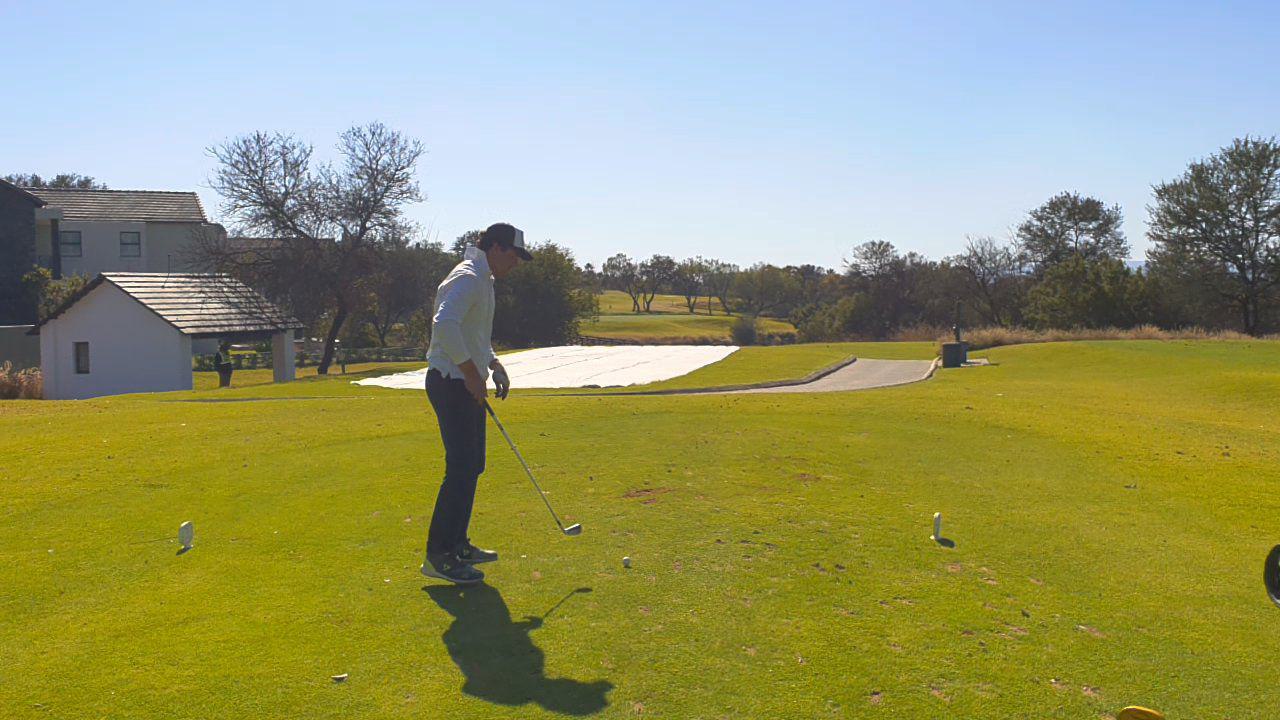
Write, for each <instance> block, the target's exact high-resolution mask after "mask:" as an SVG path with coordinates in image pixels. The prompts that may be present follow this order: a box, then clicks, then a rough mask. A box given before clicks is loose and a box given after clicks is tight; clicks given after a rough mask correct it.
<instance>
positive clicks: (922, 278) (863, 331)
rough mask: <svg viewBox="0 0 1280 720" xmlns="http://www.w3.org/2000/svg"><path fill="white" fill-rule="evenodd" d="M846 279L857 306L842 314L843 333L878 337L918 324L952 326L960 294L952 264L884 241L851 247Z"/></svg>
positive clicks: (853, 335) (887, 335) (881, 337)
mask: <svg viewBox="0 0 1280 720" xmlns="http://www.w3.org/2000/svg"><path fill="white" fill-rule="evenodd" d="M845 282H846V285H847V286H848V288H849V294H850V295H853V296H855V297H856V298H857V301H856V305H855V306H854V307H853V308H852V309H851V310H850V311H849V312H847V313H845V314H843V315H841V321H842V322H844V323H845V324H844V326H843V327H844V330H845V332H846V333H847V334H848V336H852V337H866V338H875V339H884V338H888V337H890V336H891V335H892V334H893V333H894V332H895V331H897V330H899V329H901V328H904V327H910V326H914V325H920V324H927V325H949V324H950V323H951V321H952V320H953V319H954V316H955V301H956V298H957V297H959V295H960V292H961V291H960V289H959V287H958V285H957V283H956V279H955V273H954V272H953V271H952V269H951V268H950V267H949V266H946V265H942V264H939V263H937V262H933V261H931V260H929V259H927V258H925V257H923V256H921V255H919V254H917V253H914V252H911V253H907V254H906V255H902V254H899V253H898V251H897V249H896V248H895V247H894V246H893V244H892V243H889V242H885V241H883V240H873V241H870V242H866V243H863V244H861V245H858V246H857V247H855V248H854V249H853V255H852V257H851V259H850V260H849V261H848V262H847V263H846V272H845ZM854 310H856V312H854Z"/></svg>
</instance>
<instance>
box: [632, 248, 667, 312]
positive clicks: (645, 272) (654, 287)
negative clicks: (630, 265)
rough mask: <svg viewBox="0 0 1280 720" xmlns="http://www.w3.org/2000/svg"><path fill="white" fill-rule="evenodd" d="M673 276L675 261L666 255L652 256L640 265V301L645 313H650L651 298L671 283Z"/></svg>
mask: <svg viewBox="0 0 1280 720" xmlns="http://www.w3.org/2000/svg"><path fill="white" fill-rule="evenodd" d="M675 274H676V261H675V260H673V259H671V258H670V257H668V256H666V255H654V256H653V257H651V258H649V259H648V260H645V261H644V262H642V263H640V268H639V275H640V299H641V300H642V301H643V302H644V311H645V312H652V310H651V308H652V307H653V298H654V297H656V296H657V294H658V293H660V292H662V291H663V290H664V289H665V288H666V287H667V285H668V284H670V283H671V281H672V279H674V278H675Z"/></svg>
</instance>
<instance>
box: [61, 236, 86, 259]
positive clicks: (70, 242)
mask: <svg viewBox="0 0 1280 720" xmlns="http://www.w3.org/2000/svg"><path fill="white" fill-rule="evenodd" d="M58 249H59V250H60V251H61V253H62V257H80V256H81V255H82V247H81V245H80V231H79V230H63V231H62V232H59V233H58Z"/></svg>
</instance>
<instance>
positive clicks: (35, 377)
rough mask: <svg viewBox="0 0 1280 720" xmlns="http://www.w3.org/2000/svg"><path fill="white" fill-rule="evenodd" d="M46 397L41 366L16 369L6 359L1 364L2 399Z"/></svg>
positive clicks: (0, 388) (0, 393) (0, 392)
mask: <svg viewBox="0 0 1280 720" xmlns="http://www.w3.org/2000/svg"><path fill="white" fill-rule="evenodd" d="M42 397H44V381H43V377H42V376H41V375H40V369H39V368H27V369H26V370H14V369H13V363H11V362H9V361H8V360H6V361H5V362H4V364H3V365H0V400H18V399H22V400H39V399H40V398H42Z"/></svg>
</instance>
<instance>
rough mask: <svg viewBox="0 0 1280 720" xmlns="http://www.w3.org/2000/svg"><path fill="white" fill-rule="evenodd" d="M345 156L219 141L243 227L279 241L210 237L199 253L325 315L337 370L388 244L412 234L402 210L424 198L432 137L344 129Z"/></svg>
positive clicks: (304, 312)
mask: <svg viewBox="0 0 1280 720" xmlns="http://www.w3.org/2000/svg"><path fill="white" fill-rule="evenodd" d="M337 150H338V153H339V155H340V157H341V163H340V164H339V165H337V166H334V165H332V164H328V163H321V164H317V165H315V166H314V167H313V166H312V148H311V146H310V145H308V144H306V143H304V142H302V141H300V140H298V139H297V138H295V137H292V136H290V135H283V134H275V135H271V134H268V133H263V132H257V133H254V134H252V135H246V136H243V137H239V138H236V139H234V140H230V141H228V142H226V143H225V144H223V145H221V146H218V147H215V148H212V149H211V150H210V153H211V154H212V155H213V157H214V159H215V160H217V163H218V165H217V168H216V169H215V171H214V174H213V177H212V178H211V183H210V184H211V185H212V186H213V189H214V190H216V191H217V192H218V193H219V194H220V195H221V196H222V199H223V204H222V208H223V211H224V213H225V215H226V217H227V218H228V219H229V220H231V222H233V223H235V225H236V227H237V229H238V230H240V231H241V233H240V234H246V235H258V236H262V237H266V238H270V240H268V241H266V242H264V243H262V244H260V245H258V246H254V247H248V248H246V247H245V246H244V245H243V244H242V243H238V242H236V241H235V240H226V239H223V238H220V237H218V236H215V235H212V234H207V235H204V236H201V237H198V238H197V241H196V243H195V250H194V252H193V255H194V256H195V258H196V259H197V260H198V261H200V262H202V263H203V264H205V265H207V266H211V267H213V268H215V269H217V270H219V271H222V272H227V273H230V274H232V275H235V276H236V277H239V278H240V279H241V280H244V281H245V282H246V283H248V284H249V285H251V286H253V287H256V288H258V289H259V290H261V291H263V292H264V293H265V294H266V295H267V296H268V297H270V298H272V299H275V300H277V301H282V302H285V303H286V304H288V305H290V306H291V307H292V308H293V309H294V311H295V313H296V314H297V315H298V316H299V319H302V320H304V321H306V320H307V318H314V319H317V321H321V319H322V320H323V322H325V324H326V325H327V326H328V329H327V330H326V331H325V343H324V353H323V355H322V357H321V360H320V365H319V367H318V368H317V372H318V373H320V374H322V375H323V374H327V373H328V371H329V366H330V364H331V363H332V362H333V351H334V344H335V341H336V340H337V338H338V337H339V333H340V332H341V330H342V327H343V325H344V323H346V321H347V319H348V318H349V317H351V316H352V315H354V314H357V313H359V312H360V311H361V310H363V309H364V308H363V304H364V302H365V301H367V298H368V293H367V290H365V289H364V288H363V287H362V285H361V280H362V279H363V278H365V276H366V275H368V274H369V273H370V272H372V271H373V270H374V269H375V268H376V267H377V264H378V258H379V256H380V253H381V251H382V250H383V249H384V248H385V247H386V246H388V245H391V244H394V243H396V242H398V241H399V240H400V238H402V237H403V236H404V235H405V227H404V222H403V220H402V211H403V209H404V207H405V205H406V204H408V203H410V202H413V201H416V200H420V199H421V194H420V193H419V191H418V184H417V183H416V182H415V181H414V179H413V176H414V167H415V166H416V164H417V161H418V158H419V157H420V156H421V155H422V152H423V147H422V144H421V143H419V142H418V141H416V140H411V139H409V138H408V137H406V136H404V135H402V134H401V133H399V132H396V131H394V130H391V129H389V128H387V127H386V126H385V125H382V124H381V123H371V124H369V125H365V126H362V127H354V128H351V129H350V130H347V131H346V132H344V133H343V134H342V136H341V137H340V139H339V142H338V147H337Z"/></svg>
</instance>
